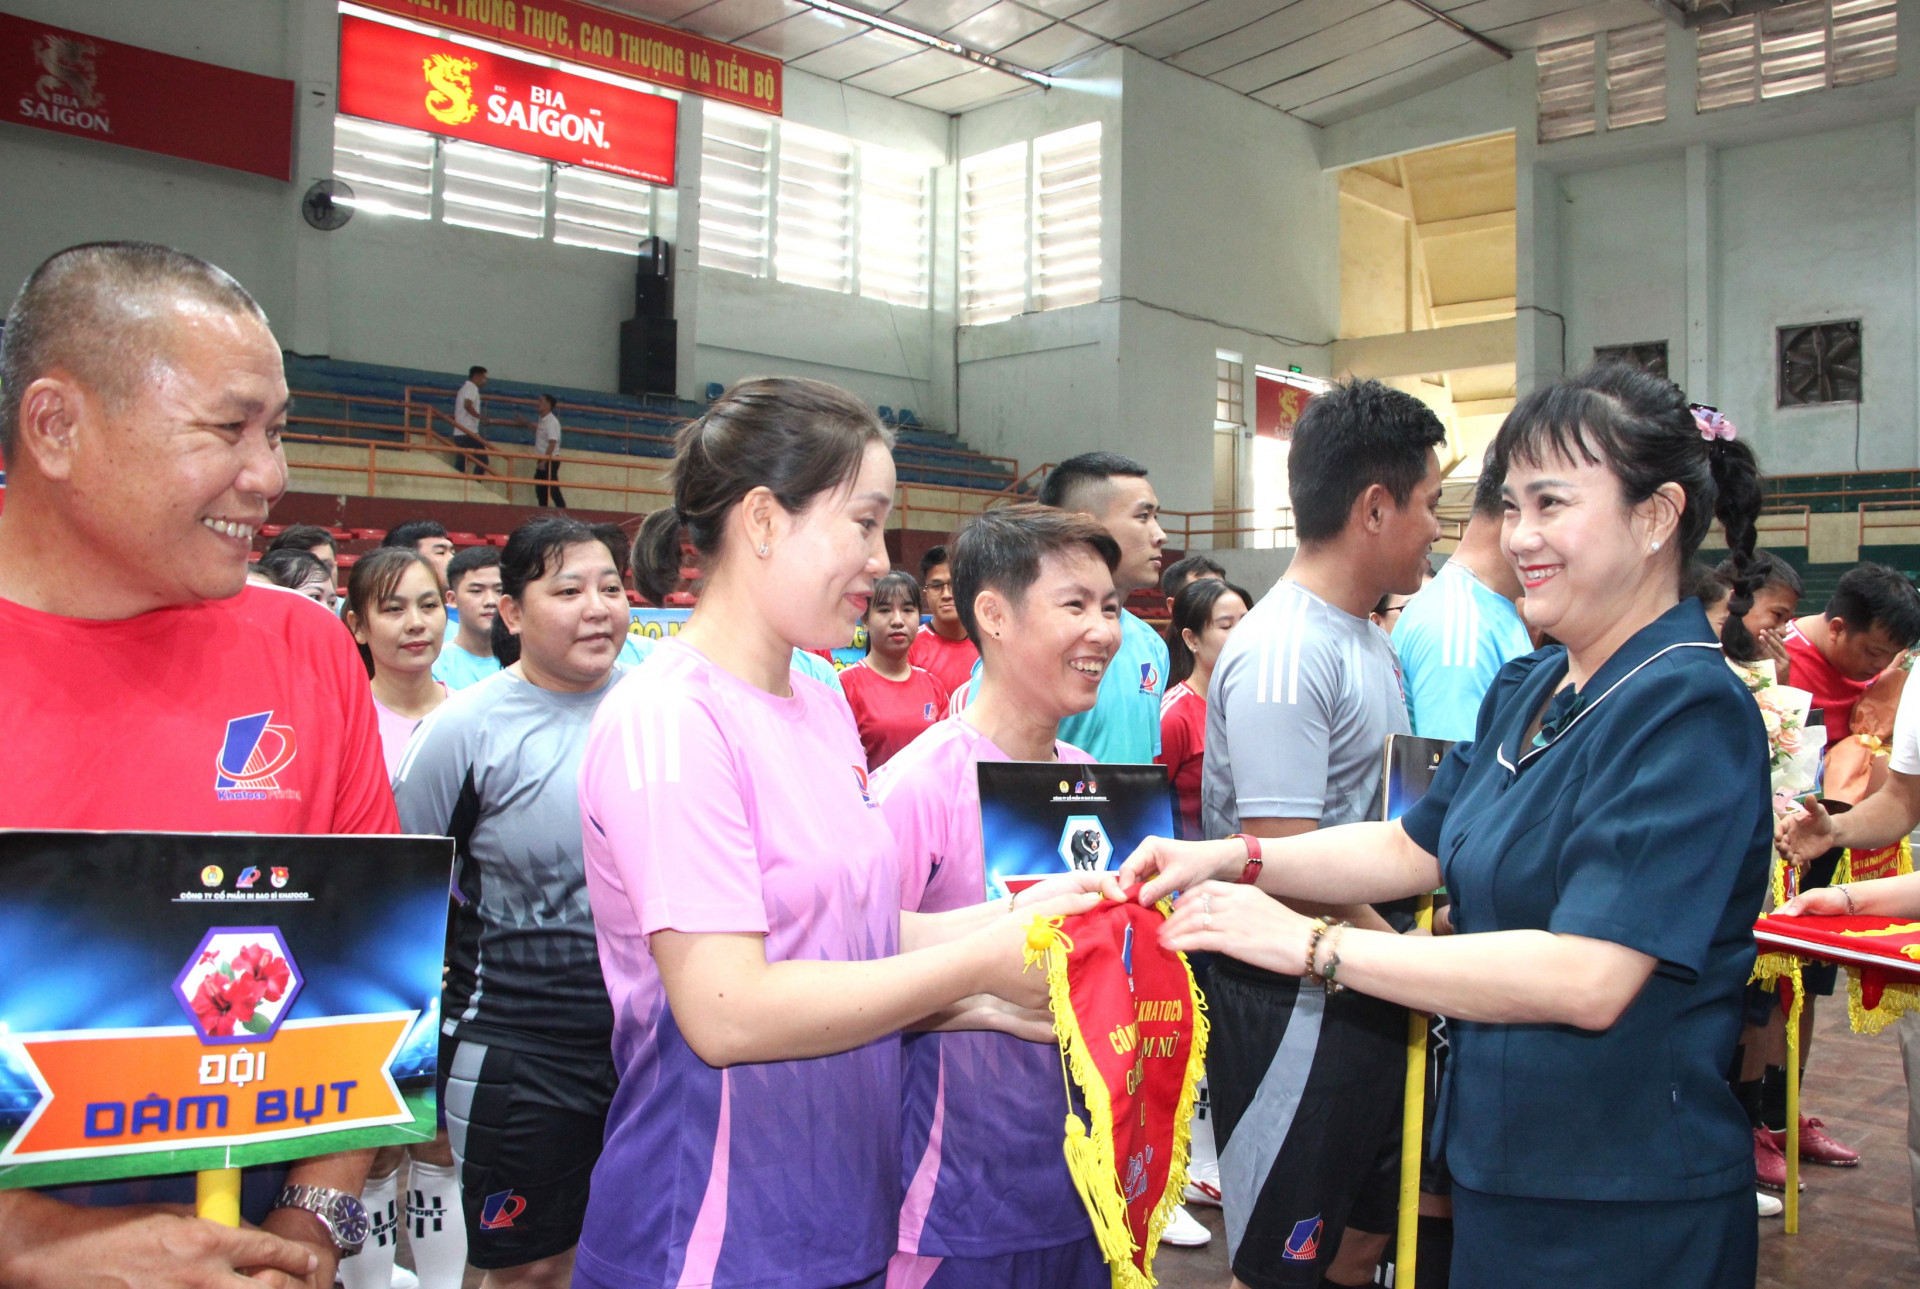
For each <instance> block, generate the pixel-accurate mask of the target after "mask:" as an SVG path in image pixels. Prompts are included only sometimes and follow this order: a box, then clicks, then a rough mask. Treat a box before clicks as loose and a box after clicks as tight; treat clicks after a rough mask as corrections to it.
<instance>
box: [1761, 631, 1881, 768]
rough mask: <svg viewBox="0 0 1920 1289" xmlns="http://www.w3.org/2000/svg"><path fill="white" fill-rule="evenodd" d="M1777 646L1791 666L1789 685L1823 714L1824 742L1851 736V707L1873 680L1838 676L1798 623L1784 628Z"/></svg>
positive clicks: (1789, 669) (1818, 647)
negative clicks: (1803, 693)
mask: <svg viewBox="0 0 1920 1289" xmlns="http://www.w3.org/2000/svg"><path fill="white" fill-rule="evenodd" d="M1780 643H1781V644H1783V645H1785V646H1786V650H1787V658H1788V659H1789V660H1790V661H1791V663H1792V666H1791V667H1789V668H1788V671H1787V681H1788V683H1789V684H1791V685H1792V686H1793V687H1794V688H1796V689H1804V690H1806V691H1808V692H1809V693H1811V694H1812V695H1813V705H1814V706H1815V707H1817V708H1819V709H1820V710H1821V711H1823V712H1825V713H1826V720H1827V743H1828V744H1829V745H1832V744H1834V743H1838V742H1839V741H1840V740H1841V739H1843V738H1845V737H1846V736H1847V735H1848V734H1850V733H1852V731H1853V708H1854V704H1856V703H1858V702H1859V701H1860V696H1861V695H1862V694H1864V693H1866V692H1867V690H1868V689H1869V688H1871V687H1872V685H1873V681H1871V680H1854V679H1852V678H1851V677H1848V676H1843V675H1841V674H1840V673H1839V672H1838V671H1837V670H1835V669H1834V666H1833V664H1832V663H1830V662H1828V661H1827V656H1826V655H1825V654H1823V653H1821V652H1820V646H1818V645H1816V644H1815V643H1814V642H1813V641H1811V640H1809V639H1807V638H1806V636H1804V635H1802V634H1801V633H1800V626H1799V624H1798V623H1793V624H1791V625H1789V626H1788V627H1787V630H1786V633H1785V634H1784V635H1783V636H1782V637H1781V641H1780Z"/></svg>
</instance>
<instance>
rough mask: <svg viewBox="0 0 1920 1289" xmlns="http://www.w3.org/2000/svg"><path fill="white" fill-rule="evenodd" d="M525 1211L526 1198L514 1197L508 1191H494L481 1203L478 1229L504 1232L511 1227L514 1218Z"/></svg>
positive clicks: (521, 1196)
mask: <svg viewBox="0 0 1920 1289" xmlns="http://www.w3.org/2000/svg"><path fill="white" fill-rule="evenodd" d="M526 1211H527V1197H526V1196H524V1195H516V1194H514V1193H513V1192H512V1191H510V1190H506V1191H495V1192H494V1193H493V1194H491V1195H489V1196H487V1198H486V1199H485V1200H484V1201H482V1202H481V1205H480V1229H481V1230H483V1231H504V1230H506V1229H507V1228H508V1227H510V1226H512V1225H513V1222H514V1219H515V1218H517V1217H519V1216H520V1215H521V1214H522V1213H524V1212H526Z"/></svg>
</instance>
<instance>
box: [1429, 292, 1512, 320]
mask: <svg viewBox="0 0 1920 1289" xmlns="http://www.w3.org/2000/svg"><path fill="white" fill-rule="evenodd" d="M1514 304H1515V301H1514V297H1512V296H1510V295H1503V296H1496V297H1494V298H1493V299H1490V300H1460V301H1456V302H1455V303H1453V304H1436V305H1434V306H1433V321H1434V325H1435V326H1443V327H1451V326H1458V325H1459V324H1460V323H1463V322H1491V321H1492V320H1494V319H1495V318H1511V317H1512V316H1513V314H1514Z"/></svg>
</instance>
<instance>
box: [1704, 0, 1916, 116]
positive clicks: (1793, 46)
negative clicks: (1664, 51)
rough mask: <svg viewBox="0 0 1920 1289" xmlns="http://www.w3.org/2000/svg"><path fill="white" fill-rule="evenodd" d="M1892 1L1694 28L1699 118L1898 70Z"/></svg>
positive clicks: (1848, 2)
mask: <svg viewBox="0 0 1920 1289" xmlns="http://www.w3.org/2000/svg"><path fill="white" fill-rule="evenodd" d="M1896 18H1897V15H1896V13H1895V0H1802V2H1801V3H1799V4H1786V5H1781V6H1779V7H1777V8H1773V9H1764V10H1762V11H1760V12H1759V13H1758V14H1754V15H1749V16H1747V17H1743V18H1736V19H1733V20H1731V21H1729V22H1722V23H1716V24H1714V25H1713V26H1710V27H1702V28H1700V30H1699V32H1698V35H1697V37H1696V39H1697V42H1698V43H1697V45H1696V50H1697V54H1696V57H1697V59H1698V64H1699V75H1698V80H1699V100H1698V101H1699V107H1700V110H1701V111H1702V112H1711V111H1713V110H1715V109H1716V108H1723V107H1736V106H1738V105H1740V104H1743V103H1753V102H1756V101H1758V100H1761V99H1775V98H1786V97H1788V96H1790V95H1794V94H1805V93H1807V92H1809V91H1811V90H1819V89H1828V88H1830V87H1832V86H1836V85H1857V84H1859V83H1861V82H1863V81H1871V80H1878V79H1879V78H1881V77H1883V76H1891V75H1893V74H1894V73H1895V72H1896V71H1898V70H1899V66H1900V60H1899V47H1898V32H1897V29H1896Z"/></svg>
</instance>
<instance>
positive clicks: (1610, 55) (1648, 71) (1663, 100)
mask: <svg viewBox="0 0 1920 1289" xmlns="http://www.w3.org/2000/svg"><path fill="white" fill-rule="evenodd" d="M1666 119H1667V24H1666V23H1664V22H1648V23H1642V24H1641V25H1640V26H1637V27H1623V28H1621V29H1620V30H1618V31H1610V32H1608V33H1607V128H1608V129H1609V130H1623V129H1626V128H1627V127H1628V126H1632V125H1652V124H1653V123H1654V122H1655V121H1664V120H1666Z"/></svg>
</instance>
